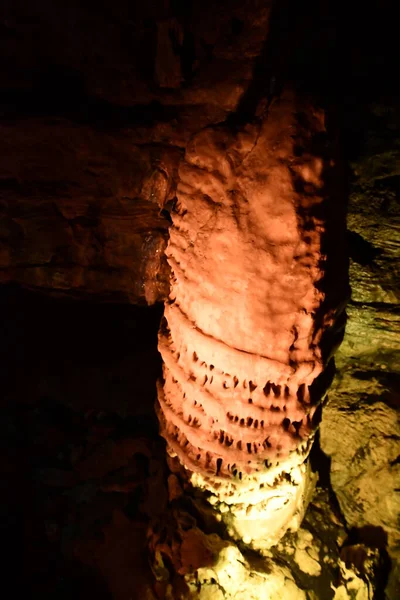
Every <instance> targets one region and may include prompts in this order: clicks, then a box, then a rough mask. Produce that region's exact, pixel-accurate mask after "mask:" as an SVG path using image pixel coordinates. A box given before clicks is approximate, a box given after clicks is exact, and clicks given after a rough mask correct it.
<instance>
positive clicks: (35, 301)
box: [0, 285, 164, 600]
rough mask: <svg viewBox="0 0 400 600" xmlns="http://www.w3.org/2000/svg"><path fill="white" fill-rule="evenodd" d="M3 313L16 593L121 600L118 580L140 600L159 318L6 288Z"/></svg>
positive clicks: (155, 443)
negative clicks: (17, 568) (20, 589)
mask: <svg viewBox="0 0 400 600" xmlns="http://www.w3.org/2000/svg"><path fill="white" fill-rule="evenodd" d="M0 306H1V312H0V314H1V319H0V332H1V338H2V344H1V365H2V388H3V389H2V400H1V406H2V422H1V423H2V431H1V436H0V444H1V446H2V452H1V461H0V469H1V473H2V480H3V482H6V485H4V486H3V492H2V495H1V498H0V514H1V515H2V517H1V519H0V531H1V535H2V540H3V543H5V544H6V545H7V547H8V558H9V559H10V560H12V562H15V561H16V562H17V564H21V565H24V566H23V567H21V568H22V571H21V572H20V577H22V579H21V581H20V582H19V583H18V587H20V586H22V585H23V586H24V588H25V592H24V593H25V594H26V593H28V597H30V598H42V599H43V600H55V599H57V600H62V599H64V598H65V599H67V598H68V599H70V598H72V597H76V598H92V597H96V598H99V599H104V600H105V599H106V598H115V597H116V595H115V594H116V592H115V584H112V585H113V586H114V587H113V591H112V592H111V591H110V589H109V585H110V580H109V579H108V581H106V579H105V577H106V576H105V573H107V572H108V571H107V569H111V571H112V573H113V574H114V575H111V579H112V578H113V577H114V576H115V577H117V578H118V577H119V578H121V581H124V583H123V584H122V583H121V585H124V586H125V588H126V590H127V593H130V594H131V597H132V598H133V599H137V600H139V599H141V598H142V597H143V593H142V591H140V589H141V588H140V585H139V583H140V581H141V579H143V577H145V576H146V578H147V580H150V575H149V573H148V572H147V570H146V569H147V563H146V560H145V530H146V526H147V525H146V524H147V522H148V518H149V514H148V510H149V509H148V506H150V507H151V509H154V506H152V505H151V502H153V504H154V502H155V503H156V504H157V503H158V502H159V500H160V498H161V497H162V489H163V488H162V489H161V492H160V491H159V489H158V487H159V486H160V485H161V486H162V485H163V475H162V465H163V459H164V448H163V445H162V443H161V442H160V440H159V438H158V425H157V421H156V418H155V413H154V401H155V384H156V378H157V377H158V375H159V374H160V358H159V355H158V352H157V330H158V326H159V320H160V317H161V314H162V307H161V306H155V307H137V306H129V305H113V304H96V303H94V302H76V301H73V300H66V299H55V298H51V297H48V296H46V295H43V294H40V293H34V292H29V291H26V290H23V289H21V288H19V287H17V286H11V285H9V286H2V287H0ZM149 498H150V500H149ZM152 499H153V500H152ZM147 505H148V506H147ZM21 553H22V554H23V557H21ZM108 556H109V557H110V558H107V557H108ZM107 561H108V562H107ZM104 565H106V566H104ZM107 565H108V566H107ZM136 587H137V590H136V591H135V589H136ZM129 590H130V592H129Z"/></svg>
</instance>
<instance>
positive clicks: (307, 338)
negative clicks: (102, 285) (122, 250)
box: [158, 92, 347, 552]
mask: <svg viewBox="0 0 400 600" xmlns="http://www.w3.org/2000/svg"><path fill="white" fill-rule="evenodd" d="M337 171H338V167H337V164H336V161H335V151H334V145H333V144H331V143H330V142H329V137H328V135H327V127H326V123H325V114H324V112H323V111H322V110H319V109H317V108H316V107H315V106H314V105H313V104H312V103H311V102H309V101H308V100H299V99H298V97H296V96H295V95H294V94H293V93H289V92H287V93H285V94H284V95H283V96H282V97H281V98H280V99H279V100H276V101H275V102H274V103H272V105H271V106H270V107H269V110H268V112H267V113H266V114H265V115H264V117H263V118H261V119H260V121H259V122H256V123H253V124H248V125H245V126H241V127H239V126H238V127H236V128H234V127H232V126H231V127H228V126H227V125H226V124H223V125H218V126H214V127H210V128H207V129H204V130H202V131H201V132H199V133H198V134H197V135H196V136H195V137H194V138H193V139H192V141H191V142H190V143H189V145H188V147H187V149H186V154H185V158H184V160H183V162H182V163H181V165H180V169H179V184H178V189H177V199H176V204H175V208H174V211H173V212H172V214H171V217H172V221H173V224H172V226H171V229H170V240H169V244H168V248H167V258H168V262H169V264H170V267H171V271H172V275H171V292H170V298H169V300H168V302H167V303H166V306H165V315H164V319H163V322H162V325H161V328H160V333H159V350H160V352H161V355H162V359H163V363H164V367H163V381H162V382H160V384H159V387H158V416H159V422H160V427H161V434H162V436H163V437H164V438H165V440H166V441H167V450H168V454H169V457H170V458H169V464H170V467H171V469H172V470H173V471H174V473H175V474H176V475H177V476H178V479H179V480H180V482H181V483H182V485H183V487H184V488H185V489H186V493H188V494H190V495H191V496H192V499H193V502H195V504H196V506H197V509H198V510H199V514H203V515H210V514H212V515H214V516H215V518H216V520H217V521H219V522H222V523H223V525H224V526H225V527H226V532H227V534H228V535H229V536H230V537H231V538H232V539H235V540H241V541H242V542H244V543H245V544H246V545H247V546H250V547H252V548H253V549H255V550H258V551H261V552H262V551H265V550H267V549H268V548H269V547H270V546H271V545H273V544H275V543H276V542H277V541H278V540H279V539H280V538H281V537H282V536H283V535H284V533H285V532H286V531H287V530H289V529H290V530H295V529H296V528H297V527H298V526H299V524H300V522H301V519H302V516H303V514H304V511H305V508H306V504H307V499H308V496H309V491H310V489H311V487H312V479H313V478H312V476H311V475H310V469H309V465H308V460H307V458H308V455H309V452H310V449H311V445H312V441H313V435H314V433H315V430H316V427H317V425H318V422H319V418H320V410H319V408H320V407H321V403H322V400H323V398H324V396H325V393H326V390H327V388H328V386H329V384H330V381H331V378H332V372H333V364H332V358H331V357H332V353H333V351H334V349H335V347H336V346H337V345H338V343H340V341H341V337H342V333H343V325H344V320H345V315H344V304H345V302H344V300H345V298H346V294H347V279H346V263H345V258H344V245H343V239H344V238H343V235H344V210H343V199H341V198H340V186H338V176H337Z"/></svg>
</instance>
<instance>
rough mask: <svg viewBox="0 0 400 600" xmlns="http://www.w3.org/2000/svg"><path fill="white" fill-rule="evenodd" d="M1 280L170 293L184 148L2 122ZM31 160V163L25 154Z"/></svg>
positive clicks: (54, 125)
mask: <svg viewBox="0 0 400 600" xmlns="http://www.w3.org/2000/svg"><path fill="white" fill-rule="evenodd" d="M0 136H1V142H0V143H1V147H2V148H1V152H2V157H3V158H2V165H1V169H0V211H1V213H0V219H1V220H0V223H1V245H0V282H1V283H5V282H8V281H12V282H18V283H22V284H25V285H27V286H29V287H32V288H39V289H42V290H55V291H60V292H67V291H70V292H73V293H74V294H75V295H80V296H83V295H87V296H89V295H96V296H103V297H105V298H108V299H114V300H116V299H118V300H120V299H125V300H128V301H130V302H140V301H142V302H147V303H149V304H152V303H154V302H155V301H159V300H160V299H162V298H164V297H165V294H166V293H167V289H168V269H167V265H166V263H165V260H164V259H163V255H164V250H165V245H166V240H167V231H168V221H167V220H166V219H165V218H163V217H162V216H160V214H159V213H160V206H162V205H163V204H164V203H165V202H167V201H168V199H169V198H170V197H173V195H174V192H175V177H176V170H177V163H178V160H179V158H180V152H179V150H178V149H174V148H166V147H164V146H162V145H156V146H152V145H150V144H148V145H134V144H133V143H132V141H133V140H132V136H130V135H129V134H128V133H126V132H125V133H124V132H113V133H111V132H109V131H108V132H107V131H101V130H96V129H93V128H91V127H87V126H79V125H76V124H74V123H72V122H70V121H66V120H56V119H54V120H48V121H47V122H43V121H41V120H38V121H37V120H32V119H29V120H28V121H27V122H23V123H20V124H18V125H15V124H12V123H6V124H4V123H3V124H0ZM21 156H23V160H21V159H20V157H21Z"/></svg>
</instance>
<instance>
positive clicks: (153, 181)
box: [0, 0, 271, 304]
mask: <svg viewBox="0 0 400 600" xmlns="http://www.w3.org/2000/svg"><path fill="white" fill-rule="evenodd" d="M270 6H271V2H269V1H268V2H263V3H261V4H260V3H259V2H257V1H250V2H247V3H246V6H244V5H243V3H242V2H239V1H236V0H233V1H232V2H231V5H230V11H229V18H227V16H226V11H225V10H224V9H223V8H222V7H220V6H218V5H215V3H213V5H212V6H209V5H208V4H207V3H205V4H204V3H203V2H201V3H193V5H192V4H191V3H188V5H187V6H185V5H184V4H182V6H180V5H179V3H178V4H177V5H175V4H174V3H172V4H171V6H170V3H169V2H163V1H161V0H160V1H156V2H151V3H137V2H133V3H132V2H130V3H128V2H126V3H125V2H117V3H115V4H114V5H110V6H109V7H107V8H106V7H105V6H97V5H94V4H93V5H92V3H91V2H90V1H88V2H87V1H86V2H74V1H72V2H68V5H65V6H62V5H56V4H54V3H53V2H49V0H39V1H38V2H35V5H34V6H27V5H26V4H25V3H19V2H15V3H14V2H12V3H8V4H7V6H5V7H4V11H3V10H2V11H1V13H0V19H1V27H2V29H1V31H2V37H1V54H2V59H3V69H2V78H1V81H0V91H1V99H0V153H1V156H2V165H1V169H0V244H1V245H0V283H4V282H8V281H12V282H19V283H21V284H23V285H25V286H28V287H31V288H38V289H41V290H46V291H47V292H50V293H54V292H59V293H60V292H61V293H64V294H65V293H68V294H70V295H75V296H78V297H84V296H93V295H96V296H97V297H103V298H104V299H112V300H119V301H120V300H122V301H128V302H138V303H144V302H147V303H148V304H152V303H154V302H156V301H160V300H161V301H162V300H163V299H164V298H165V297H166V295H167V293H168V290H167V285H168V270H167V265H166V263H165V261H163V260H162V256H163V251H164V249H165V242H166V238H167V226H168V222H167V221H166V220H165V219H164V218H162V217H160V215H159V207H162V206H163V205H164V204H165V203H166V202H168V200H170V199H172V198H173V196H174V188H175V184H176V180H175V174H176V164H177V160H178V159H179V155H180V149H182V148H184V147H185V145H186V143H187V141H188V139H189V138H190V136H191V134H193V133H194V132H195V131H198V130H200V129H201V128H202V127H204V126H206V125H208V124H209V123H214V122H220V121H222V120H224V119H225V118H226V116H227V115H228V114H229V113H230V112H231V111H234V110H236V108H237V106H238V103H239V101H240V99H241V97H242V96H243V94H244V92H245V91H246V90H247V89H248V87H249V85H250V83H251V81H252V73H253V66H254V61H255V59H256V58H257V57H258V56H259V55H260V53H261V50H262V46H263V43H264V40H265V37H266V32H267V29H268V28H267V25H268V16H269V14H270ZM210 23H211V25H210ZM3 34H4V35H3ZM157 203H158V206H157Z"/></svg>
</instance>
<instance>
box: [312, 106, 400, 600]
mask: <svg viewBox="0 0 400 600" xmlns="http://www.w3.org/2000/svg"><path fill="white" fill-rule="evenodd" d="M398 114H399V113H398V109H397V106H396V105H393V104H386V105H385V104H381V105H378V104H373V105H371V106H370V107H369V110H368V115H367V116H368V119H367V121H366V122H367V127H366V133H365V139H364V142H363V146H362V150H361V156H360V157H359V158H358V159H357V161H355V162H353V164H352V170H353V183H352V187H351V194H350V202H349V215H348V228H349V243H350V254H351V257H352V260H351V266H350V283H351V286H352V301H351V302H350V305H349V307H348V314H349V320H348V324H347V328H346V335H345V339H344V342H343V344H342V346H341V348H340V350H339V352H338V355H337V366H338V375H337V377H336V380H335V382H334V385H333V387H332V390H331V392H330V394H329V398H330V401H329V403H328V405H327V407H326V408H325V410H324V417H323V420H322V424H321V445H322V449H323V450H324V452H326V454H327V455H328V456H329V457H330V458H331V483H332V487H333V490H334V492H335V494H336V496H337V499H338V501H339V504H340V508H341V510H342V511H343V515H344V517H345V519H346V522H347V524H348V525H349V527H354V528H357V529H359V530H360V536H361V538H363V536H364V537H365V538H366V539H367V540H368V542H369V543H370V544H372V545H375V546H378V547H384V546H385V545H386V544H387V547H388V550H389V554H390V555H391V558H392V561H393V563H394V564H393V568H394V573H393V577H394V578H397V583H396V582H395V581H394V580H393V579H392V580H391V581H390V583H389V587H388V590H389V592H388V594H389V596H388V597H390V598H395V597H398V594H399V592H400V583H399V579H398V574H397V575H396V574H395V571H396V567H395V563H396V562H397V561H398V560H399V551H400V535H399V530H400V491H399V481H400V464H399V456H400V426H399V412H398V411H399V406H400V404H399V398H400V386H399V382H400V360H399V359H400V322H399V310H398V308H399V300H400V287H399V281H400V278H399V275H400V272H399V265H400V260H399V259H400V212H399V203H398V200H399V197H398V194H399V181H400V154H399V141H400V137H399V134H400V123H399V118H398ZM338 432H340V434H339V435H338ZM397 571H398V567H397Z"/></svg>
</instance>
